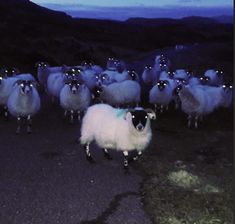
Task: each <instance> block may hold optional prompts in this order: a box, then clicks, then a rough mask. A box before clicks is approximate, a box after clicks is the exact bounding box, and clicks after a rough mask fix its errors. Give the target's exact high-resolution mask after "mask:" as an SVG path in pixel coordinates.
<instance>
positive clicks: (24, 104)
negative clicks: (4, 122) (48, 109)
mask: <svg viewBox="0 0 235 224" xmlns="http://www.w3.org/2000/svg"><path fill="white" fill-rule="evenodd" d="M16 84H17V86H16V87H15V88H14V89H13V91H12V93H11V94H10V96H9V97H8V100H7V108H8V110H9V113H10V114H11V115H12V116H13V117H16V118H17V122H18V126H17V130H16V133H17V134H18V133H19V132H20V128H21V120H22V119H23V118H26V120H27V132H28V133H31V125H32V116H34V115H35V114H36V113H37V112H38V111H39V110H40V108H41V100H40V97H39V94H38V91H37V89H36V88H35V86H34V85H35V83H34V82H33V81H29V80H17V81H16Z"/></svg>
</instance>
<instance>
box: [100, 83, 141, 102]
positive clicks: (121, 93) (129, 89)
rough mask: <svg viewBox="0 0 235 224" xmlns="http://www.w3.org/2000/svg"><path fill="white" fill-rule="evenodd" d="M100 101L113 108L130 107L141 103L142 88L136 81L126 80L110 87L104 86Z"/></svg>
mask: <svg viewBox="0 0 235 224" xmlns="http://www.w3.org/2000/svg"><path fill="white" fill-rule="evenodd" d="M98 90H99V91H100V94H99V99H100V100H101V102H106V103H108V104H110V105H112V106H121V105H130V104H133V103H134V104H136V105H138V103H139V102H140V96H141V87H140V84H139V83H138V82H136V81H132V80H125V81H123V82H115V83H111V84H109V85H102V86H101V88H100V89H98Z"/></svg>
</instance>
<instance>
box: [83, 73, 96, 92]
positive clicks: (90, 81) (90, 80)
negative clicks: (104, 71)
mask: <svg viewBox="0 0 235 224" xmlns="http://www.w3.org/2000/svg"><path fill="white" fill-rule="evenodd" d="M96 74H97V73H96V71H95V70H93V69H86V70H84V71H83V72H81V76H82V80H83V81H84V83H85V84H86V86H87V87H88V88H89V89H90V90H92V89H93V88H94V87H95V85H96Z"/></svg>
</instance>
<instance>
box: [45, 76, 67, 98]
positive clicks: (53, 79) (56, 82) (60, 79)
mask: <svg viewBox="0 0 235 224" xmlns="http://www.w3.org/2000/svg"><path fill="white" fill-rule="evenodd" d="M64 80H65V75H64V74H63V73H62V72H57V73H51V74H50V75H49V77H48V79H47V90H48V93H49V94H50V95H51V96H55V97H57V98H59V96H60V91H61V89H62V88H63V86H64Z"/></svg>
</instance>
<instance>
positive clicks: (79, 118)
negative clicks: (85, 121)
mask: <svg viewBox="0 0 235 224" xmlns="http://www.w3.org/2000/svg"><path fill="white" fill-rule="evenodd" d="M77 115H78V121H80V120H81V113H80V111H79V110H78V111H77Z"/></svg>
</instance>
